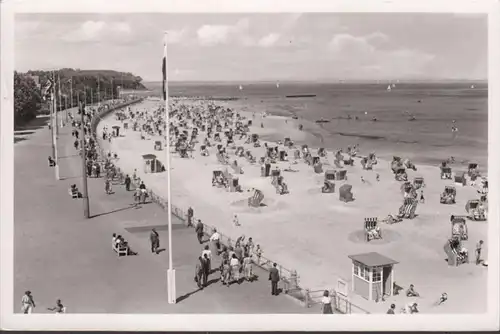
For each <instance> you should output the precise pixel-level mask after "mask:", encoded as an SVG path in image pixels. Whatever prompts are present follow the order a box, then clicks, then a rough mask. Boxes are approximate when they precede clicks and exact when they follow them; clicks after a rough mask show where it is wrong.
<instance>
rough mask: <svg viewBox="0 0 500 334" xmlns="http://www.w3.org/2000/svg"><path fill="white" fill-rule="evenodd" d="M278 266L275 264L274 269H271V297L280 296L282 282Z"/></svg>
mask: <svg viewBox="0 0 500 334" xmlns="http://www.w3.org/2000/svg"><path fill="white" fill-rule="evenodd" d="M277 266H278V265H277V264H276V263H273V267H272V268H271V269H269V280H270V281H271V295H273V296H277V295H278V282H279V280H280V273H279V271H278V268H276V267H277Z"/></svg>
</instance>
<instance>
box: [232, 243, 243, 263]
mask: <svg viewBox="0 0 500 334" xmlns="http://www.w3.org/2000/svg"><path fill="white" fill-rule="evenodd" d="M234 254H236V257H237V258H238V261H240V263H241V262H242V261H243V247H241V243H239V242H238V243H237V244H236V247H235V248H234Z"/></svg>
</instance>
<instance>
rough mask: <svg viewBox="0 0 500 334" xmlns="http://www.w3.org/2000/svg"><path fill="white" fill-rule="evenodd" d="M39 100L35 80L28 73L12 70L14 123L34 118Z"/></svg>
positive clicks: (17, 124) (39, 105) (39, 103)
mask: <svg viewBox="0 0 500 334" xmlns="http://www.w3.org/2000/svg"><path fill="white" fill-rule="evenodd" d="M41 100H42V99H41V95H40V90H39V89H38V87H37V85H36V83H35V81H34V80H33V79H32V78H31V77H30V76H28V75H25V74H22V73H17V72H14V125H15V126H20V125H23V124H26V123H27V122H29V121H31V120H32V119H34V118H36V115H37V114H38V113H39V110H40V107H41Z"/></svg>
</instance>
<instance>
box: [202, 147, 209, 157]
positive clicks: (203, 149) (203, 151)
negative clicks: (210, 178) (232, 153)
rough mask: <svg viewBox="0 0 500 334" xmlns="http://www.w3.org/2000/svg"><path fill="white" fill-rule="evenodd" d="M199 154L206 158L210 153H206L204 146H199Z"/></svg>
mask: <svg viewBox="0 0 500 334" xmlns="http://www.w3.org/2000/svg"><path fill="white" fill-rule="evenodd" d="M200 154H201V156H202V157H208V156H209V155H210V152H208V149H207V146H206V145H201V146H200Z"/></svg>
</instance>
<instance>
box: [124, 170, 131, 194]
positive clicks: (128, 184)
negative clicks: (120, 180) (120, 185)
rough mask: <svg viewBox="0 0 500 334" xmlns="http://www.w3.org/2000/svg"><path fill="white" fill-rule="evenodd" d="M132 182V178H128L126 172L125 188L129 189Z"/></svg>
mask: <svg viewBox="0 0 500 334" xmlns="http://www.w3.org/2000/svg"><path fill="white" fill-rule="evenodd" d="M131 183H132V180H131V179H130V176H128V174H127V175H126V176H125V190H127V191H130V184H131Z"/></svg>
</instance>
